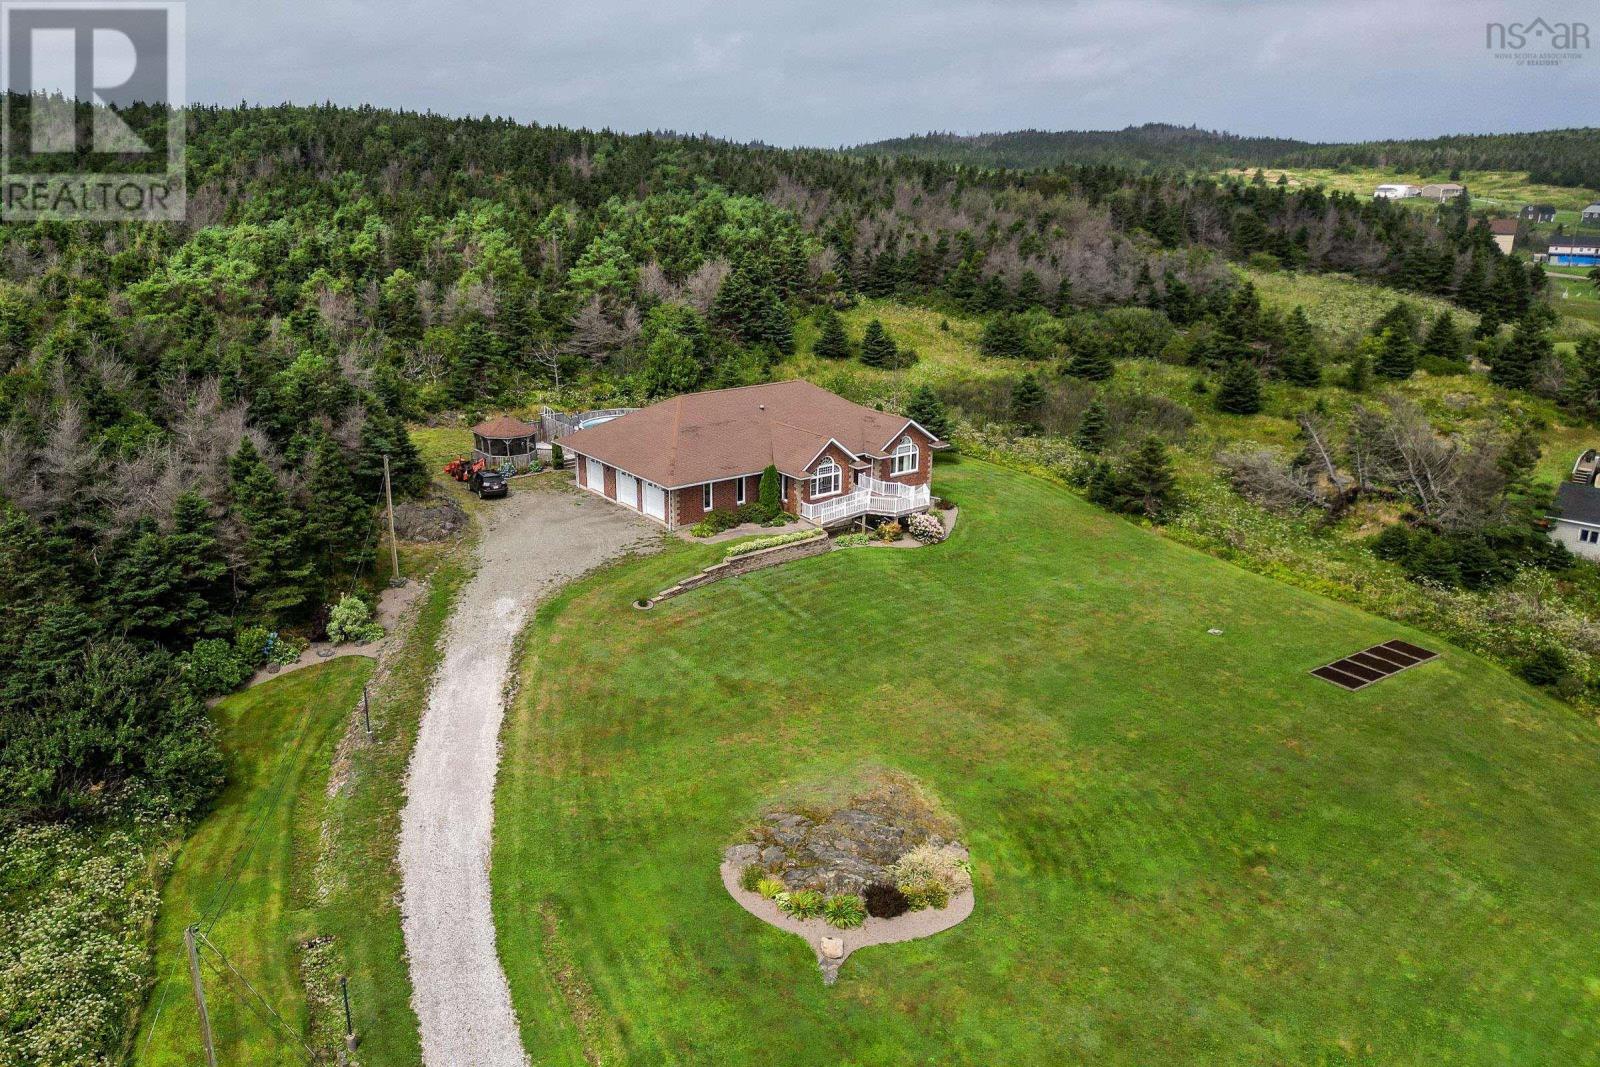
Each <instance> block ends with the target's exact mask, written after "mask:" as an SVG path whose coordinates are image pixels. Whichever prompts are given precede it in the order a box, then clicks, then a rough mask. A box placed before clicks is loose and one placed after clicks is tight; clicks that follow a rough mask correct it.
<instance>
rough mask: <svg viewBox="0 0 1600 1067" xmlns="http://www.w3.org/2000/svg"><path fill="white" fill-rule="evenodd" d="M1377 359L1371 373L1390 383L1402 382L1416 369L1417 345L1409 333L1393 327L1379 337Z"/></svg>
mask: <svg viewBox="0 0 1600 1067" xmlns="http://www.w3.org/2000/svg"><path fill="white" fill-rule="evenodd" d="M1378 340H1379V348H1378V358H1377V360H1376V361H1375V362H1374V363H1373V365H1372V371H1373V373H1374V374H1376V375H1377V376H1378V377H1380V378H1384V379H1387V380H1388V381H1391V382H1403V381H1405V380H1406V379H1407V378H1409V377H1411V375H1412V374H1413V373H1415V372H1416V369H1417V343H1416V342H1415V341H1413V340H1412V339H1411V335H1410V334H1409V333H1405V332H1403V331H1401V330H1398V329H1395V328H1393V327H1391V328H1389V329H1387V330H1384V331H1383V335H1382V336H1381V337H1379V339H1378Z"/></svg>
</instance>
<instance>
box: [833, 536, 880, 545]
mask: <svg viewBox="0 0 1600 1067" xmlns="http://www.w3.org/2000/svg"><path fill="white" fill-rule="evenodd" d="M833 543H834V544H836V545H838V546H839V547H840V548H865V547H867V546H868V545H870V544H872V535H871V534H865V533H848V534H844V535H843V536H841V537H835V538H834V539H833Z"/></svg>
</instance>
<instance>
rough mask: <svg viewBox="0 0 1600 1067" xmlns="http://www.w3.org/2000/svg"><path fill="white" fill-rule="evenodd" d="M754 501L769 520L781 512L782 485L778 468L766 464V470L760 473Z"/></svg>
mask: <svg viewBox="0 0 1600 1067" xmlns="http://www.w3.org/2000/svg"><path fill="white" fill-rule="evenodd" d="M756 500H757V501H759V502H760V504H761V510H762V511H764V512H765V513H766V514H767V516H768V517H769V518H770V517H772V516H773V515H776V514H777V513H778V512H780V511H782V510H783V485H782V475H780V474H779V473H778V468H777V467H775V466H773V465H772V464H770V463H769V464H767V469H766V470H764V471H762V472H761V484H760V486H759V488H758V489H757V491H756Z"/></svg>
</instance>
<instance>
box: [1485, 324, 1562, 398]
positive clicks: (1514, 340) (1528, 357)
mask: <svg viewBox="0 0 1600 1067" xmlns="http://www.w3.org/2000/svg"><path fill="white" fill-rule="evenodd" d="M1552 353H1553V349H1552V347H1551V344H1550V337H1549V335H1548V334H1546V333H1545V331H1544V327H1543V326H1542V325H1541V324H1540V323H1538V322H1536V321H1534V319H1533V318H1532V317H1529V318H1524V319H1521V320H1519V321H1518V322H1517V326H1516V329H1515V330H1514V331H1513V332H1512V334H1511V338H1510V339H1509V340H1508V341H1506V343H1505V344H1503V345H1501V346H1500V349H1499V351H1498V352H1496V353H1495V354H1494V356H1493V362H1492V363H1491V364H1490V365H1489V380H1490V381H1492V382H1494V383H1495V384H1496V385H1503V386H1505V387H1506V388H1507V389H1526V388H1528V386H1530V385H1532V384H1533V378H1534V375H1535V374H1536V373H1537V372H1538V369H1539V367H1540V366H1541V365H1542V364H1543V363H1544V362H1545V361H1546V360H1548V359H1549V358H1550V357H1551V355H1552Z"/></svg>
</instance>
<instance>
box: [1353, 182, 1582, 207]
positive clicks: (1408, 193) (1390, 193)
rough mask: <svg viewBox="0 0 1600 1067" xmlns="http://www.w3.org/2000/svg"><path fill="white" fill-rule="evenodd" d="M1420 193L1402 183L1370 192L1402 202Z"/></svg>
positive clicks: (1376, 198) (1376, 195)
mask: <svg viewBox="0 0 1600 1067" xmlns="http://www.w3.org/2000/svg"><path fill="white" fill-rule="evenodd" d="M1421 192H1422V190H1421V189H1419V188H1417V187H1416V186H1415V185H1406V184H1404V183H1403V182H1392V183H1388V184H1385V185H1380V186H1378V187H1377V188H1376V189H1374V190H1372V199H1374V200H1404V199H1406V198H1407V197H1412V196H1416V195H1418V194H1419V193H1421ZM1597 206H1600V205H1597Z"/></svg>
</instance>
